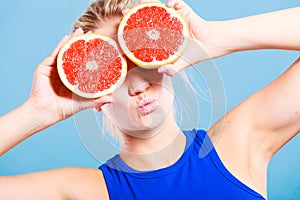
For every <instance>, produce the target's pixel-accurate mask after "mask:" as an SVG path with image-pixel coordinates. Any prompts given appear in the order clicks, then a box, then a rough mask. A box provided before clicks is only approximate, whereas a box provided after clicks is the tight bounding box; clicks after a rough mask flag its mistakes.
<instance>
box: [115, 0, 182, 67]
mask: <svg viewBox="0 0 300 200" xmlns="http://www.w3.org/2000/svg"><path fill="white" fill-rule="evenodd" d="M187 35H188V27H187V24H186V22H185V20H184V19H183V18H182V16H181V15H180V14H179V13H177V12H176V11H175V10H174V9H172V8H168V7H167V6H166V5H165V4H163V3H159V2H150V3H149V2H147V3H142V4H138V5H137V6H135V7H133V8H132V9H130V10H129V11H128V12H127V13H126V15H125V16H124V17H123V19H122V20H121V23H120V25H119V29H118V40H119V43H120V46H121V48H122V50H123V51H124V53H125V54H126V56H127V57H128V58H129V59H131V60H132V61H133V62H134V63H136V64H137V65H139V66H141V67H145V68H155V67H158V66H160V65H165V64H168V63H172V62H174V61H175V60H176V59H177V58H178V57H179V56H180V55H181V54H182V53H183V51H184V48H185V46H186V44H187V41H188V38H187V37H186V36H187Z"/></svg>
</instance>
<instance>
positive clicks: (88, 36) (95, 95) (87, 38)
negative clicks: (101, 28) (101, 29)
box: [57, 33, 127, 98]
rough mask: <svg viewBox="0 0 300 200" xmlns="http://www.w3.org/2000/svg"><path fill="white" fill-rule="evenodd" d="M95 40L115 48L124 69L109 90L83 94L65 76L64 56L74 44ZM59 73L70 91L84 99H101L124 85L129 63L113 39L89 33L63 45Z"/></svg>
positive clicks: (59, 56) (58, 59)
mask: <svg viewBox="0 0 300 200" xmlns="http://www.w3.org/2000/svg"><path fill="white" fill-rule="evenodd" d="M93 39H101V40H103V41H106V42H108V43H109V44H110V45H112V46H113V47H114V48H115V50H116V51H117V52H118V53H119V56H118V58H120V59H121V63H122V69H121V71H120V73H121V75H120V78H119V79H118V80H117V82H116V83H115V84H113V85H111V86H110V87H109V88H108V89H104V90H102V91H98V92H96V93H87V92H82V91H81V90H79V88H78V85H76V84H74V85H73V84H71V83H70V82H69V80H68V79H67V75H66V74H65V72H64V68H63V55H64V53H65V52H66V51H67V50H68V49H69V48H70V46H71V45H72V44H73V43H74V42H76V41H78V40H84V41H86V42H88V41H90V40H93ZM57 71H58V75H59V77H60V79H61V81H62V82H63V84H64V85H65V86H66V87H67V88H68V89H69V90H71V91H72V92H73V93H74V94H76V95H78V96H81V97H84V98H99V97H102V96H105V95H108V94H111V93H112V92H113V91H114V90H115V89H117V88H118V87H119V86H121V85H122V84H123V82H124V81H125V78H126V74H127V62H126V59H125V58H124V57H123V56H122V54H121V53H120V51H119V49H118V46H117V44H116V42H115V41H114V40H113V39H111V38H109V37H107V36H105V35H102V34H98V33H87V34H81V35H78V36H74V37H73V38H71V39H70V40H69V41H68V42H66V43H65V44H64V45H63V47H62V48H61V49H60V51H59V53H58V56H57Z"/></svg>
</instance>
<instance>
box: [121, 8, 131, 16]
mask: <svg viewBox="0 0 300 200" xmlns="http://www.w3.org/2000/svg"><path fill="white" fill-rule="evenodd" d="M129 10H130V9H129V8H127V9H125V10H122V14H123V15H125V14H126V13H127V12H128V11H129Z"/></svg>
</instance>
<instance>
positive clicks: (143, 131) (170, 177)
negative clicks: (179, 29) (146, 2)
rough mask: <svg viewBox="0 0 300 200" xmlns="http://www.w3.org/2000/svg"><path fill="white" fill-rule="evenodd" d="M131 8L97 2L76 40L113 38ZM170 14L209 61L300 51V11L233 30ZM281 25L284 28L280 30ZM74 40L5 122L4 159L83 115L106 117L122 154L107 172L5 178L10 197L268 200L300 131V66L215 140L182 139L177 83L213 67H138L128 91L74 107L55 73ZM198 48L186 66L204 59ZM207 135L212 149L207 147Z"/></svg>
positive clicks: (240, 23)
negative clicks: (285, 152)
mask: <svg viewBox="0 0 300 200" xmlns="http://www.w3.org/2000/svg"><path fill="white" fill-rule="evenodd" d="M102 3H104V5H103V4H102ZM131 4H132V2H131V1H129V2H127V1H96V3H95V4H92V6H91V7H90V9H89V10H88V12H87V13H86V14H84V15H83V16H82V17H81V18H79V21H78V22H76V24H75V29H76V31H75V33H74V35H76V34H80V33H82V30H81V29H78V28H82V29H83V32H88V31H93V32H99V33H101V34H105V35H108V36H110V37H114V36H115V35H116V33H117V27H118V24H119V21H120V19H121V17H122V11H124V10H125V9H126V8H128V7H130V6H132V5H131ZM168 4H169V6H174V8H175V9H176V10H177V11H179V12H180V13H181V14H182V15H183V16H185V18H186V20H187V22H188V24H189V27H190V31H191V36H192V39H193V40H194V41H195V42H196V43H197V44H198V45H199V46H200V47H201V48H203V49H204V50H205V51H206V52H207V54H208V57H209V58H216V57H219V56H222V55H226V54H230V53H234V52H238V51H244V50H253V49H265V48H277V49H288V50H300V42H299V37H298V35H299V33H300V30H299V27H295V25H294V24H293V21H295V22H297V21H299V18H300V15H299V13H300V12H299V8H294V9H289V10H283V11H280V12H273V13H269V14H263V15H258V16H253V17H247V18H241V19H236V20H230V21H224V22H207V21H205V20H203V19H201V18H200V17H198V16H197V15H196V14H195V13H194V12H193V11H192V10H191V9H190V8H189V7H188V6H187V5H186V4H185V3H184V2H182V1H180V0H175V1H170V2H168ZM104 8H105V9H104ZM112 11H114V12H112ZM97 17H99V18H101V19H102V20H100V19H99V18H97ZM274 20H275V21H276V24H272V23H271V22H272V21H274ZM254 21H255V23H253V22H254ZM289 22H290V24H289ZM293 25H294V26H293ZM283 27H284V28H283ZM228 30H235V31H234V32H233V31H228ZM252 30H256V31H255V32H254V31H252ZM283 35H285V36H287V35H288V36H289V37H283ZM69 38H70V37H69V36H67V37H65V38H63V40H62V41H61V42H60V43H59V44H58V46H57V48H56V49H55V50H54V51H53V53H52V54H51V55H50V56H49V57H47V58H46V59H45V60H44V61H43V62H42V63H41V64H40V65H39V66H38V68H37V70H36V71H35V77H34V83H33V89H32V92H31V95H30V97H29V99H28V100H27V101H26V102H25V103H24V104H23V105H22V106H20V107H19V108H17V109H16V110H14V111H12V112H10V113H8V114H6V115H4V116H2V117H1V119H0V130H1V133H2V134H1V136H0V137H1V138H0V152H1V154H3V153H5V152H6V151H8V150H9V149H11V148H12V147H13V146H15V145H17V144H18V143H19V142H21V141H22V140H24V139H26V138H28V137H29V136H31V135H33V134H35V133H37V132H38V131H40V130H42V129H44V128H47V127H48V126H51V125H52V124H54V123H57V122H59V121H61V120H63V119H66V118H68V117H69V116H72V115H73V114H75V113H77V112H79V111H81V110H83V109H87V108H96V109H98V110H100V109H101V108H102V109H103V111H104V112H105V114H106V115H107V117H108V118H110V120H111V121H113V122H114V127H115V128H116V129H117V130H118V134H119V135H118V136H120V142H121V144H122V149H121V152H120V155H119V156H116V157H114V158H113V159H112V160H109V161H108V163H107V164H106V165H102V166H101V167H100V170H98V169H82V168H65V169H57V170H52V171H46V172H39V173H33V174H27V175H21V176H15V177H1V178H0V196H1V197H4V199H22V198H24V199H163V198H165V199H264V198H266V197H267V192H266V170H267V166H268V163H269V161H270V159H271V158H272V156H273V155H274V154H275V153H276V152H277V151H278V150H279V149H280V148H281V147H282V146H283V145H284V144H285V143H287V142H288V141H289V140H290V139H292V138H293V137H294V136H295V135H296V134H297V133H298V132H299V129H300V123H299V121H300V115H299V109H300V103H299V102H300V101H299V99H300V95H299V94H298V90H299V85H300V84H299V79H298V76H299V74H300V60H299V59H298V60H297V61H296V62H295V63H294V64H293V65H292V66H291V67H290V68H289V69H288V70H287V71H286V72H285V73H283V74H282V75H281V76H280V77H279V78H278V79H276V80H275V81H273V82H272V83H271V84H269V85H268V86H266V87H265V88H263V89H262V90H260V91H258V92H257V93H255V94H254V95H252V96H251V97H249V98H248V99H246V100H245V101H244V102H242V103H241V104H239V105H238V106H236V107H235V108H234V109H233V110H231V111H230V112H229V113H228V114H226V115H225V116H224V117H223V118H222V119H220V120H219V121H218V122H217V123H216V124H214V125H213V126H212V127H211V128H210V129H208V130H207V131H200V130H192V131H186V132H183V131H181V129H180V128H179V127H178V125H177V124H176V123H175V119H174V117H173V113H172V112H171V110H172V109H171V107H172V101H173V88H172V84H171V81H170V80H171V77H170V76H172V75H173V74H174V73H175V72H176V71H179V70H182V69H184V68H186V67H188V66H189V65H190V64H193V63H196V62H200V61H202V60H206V59H208V57H206V56H204V57H201V56H196V57H195V56H192V57H189V59H188V61H189V62H186V59H179V60H178V61H177V62H176V63H174V64H172V65H168V66H162V67H161V68H159V69H158V71H156V70H150V71H148V70H147V71H146V70H142V69H140V68H137V67H135V66H134V65H133V64H132V63H131V62H130V61H129V72H128V75H127V77H126V81H125V83H124V84H123V85H122V86H121V87H120V88H118V89H117V90H116V91H115V92H114V93H113V94H112V95H111V96H106V97H103V98H100V99H96V100H87V99H82V98H79V97H77V98H72V94H71V93H70V92H69V91H68V90H67V89H66V88H65V87H63V86H62V84H61V82H60V80H59V78H58V76H57V72H56V71H55V70H56V68H55V64H56V63H55V58H56V55H57V52H58V51H59V49H60V47H61V46H62V45H63V44H64V43H65V42H66V41H67V40H68V39H69ZM190 48H191V47H189V48H188V49H187V50H186V54H187V55H183V56H182V58H187V57H188V55H190V53H191V52H195V49H190ZM171 69H172V70H171ZM150 75H151V76H150ZM167 75H170V76H167ZM49 80H51V81H49ZM148 101H150V102H151V105H152V107H151V109H150V111H147V112H145V109H142V110H140V109H139V106H141V107H143V106H145V102H147V103H148ZM74 105H75V107H74ZM99 108H100V109H99ZM132 110H133V111H134V112H131V111H132ZM27 113H31V115H30V116H28V114H27ZM120 113H122V114H124V115H126V116H128V117H127V118H126V119H130V120H123V119H124V118H125V117H123V118H121V117H119V116H121V115H120ZM124 115H122V116H124ZM162 116H163V117H162ZM12 121H18V123H19V125H18V126H11V124H12ZM206 135H208V136H209V138H210V140H208V141H207V140H205V138H206ZM202 147H205V148H206V149H209V151H207V152H206V153H208V155H205V156H203V157H202V156H201V155H199V153H201V151H200V148H202ZM16 191H18V192H16Z"/></svg>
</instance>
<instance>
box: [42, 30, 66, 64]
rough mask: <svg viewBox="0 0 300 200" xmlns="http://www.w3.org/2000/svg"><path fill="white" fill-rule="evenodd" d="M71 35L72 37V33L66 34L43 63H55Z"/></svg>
mask: <svg viewBox="0 0 300 200" xmlns="http://www.w3.org/2000/svg"><path fill="white" fill-rule="evenodd" d="M70 37H71V36H70V35H66V36H64V37H63V38H62V39H61V40H60V41H59V43H58V44H57V45H56V47H55V48H54V50H53V51H52V52H51V54H50V55H49V56H48V57H47V58H45V59H44V60H43V61H42V62H41V65H47V66H51V65H53V64H55V62H56V56H57V54H58V52H59V50H60V48H61V47H62V46H63V45H64V44H65V43H66V42H67V41H68V40H69V39H70Z"/></svg>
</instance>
